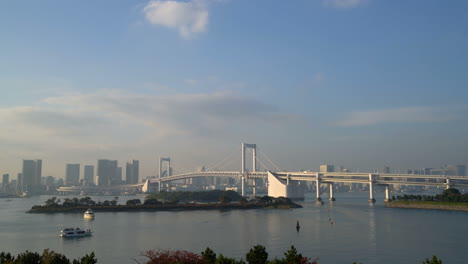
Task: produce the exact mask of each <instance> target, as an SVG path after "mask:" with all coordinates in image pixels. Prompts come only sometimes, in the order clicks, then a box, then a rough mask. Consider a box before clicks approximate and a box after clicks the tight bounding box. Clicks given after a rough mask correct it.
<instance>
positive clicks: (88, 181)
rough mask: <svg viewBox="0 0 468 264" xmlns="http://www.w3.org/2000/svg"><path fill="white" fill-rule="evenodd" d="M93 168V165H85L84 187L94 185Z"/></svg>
mask: <svg viewBox="0 0 468 264" xmlns="http://www.w3.org/2000/svg"><path fill="white" fill-rule="evenodd" d="M93 179H94V166H93V165H85V166H84V181H85V185H93V184H94V180H93Z"/></svg>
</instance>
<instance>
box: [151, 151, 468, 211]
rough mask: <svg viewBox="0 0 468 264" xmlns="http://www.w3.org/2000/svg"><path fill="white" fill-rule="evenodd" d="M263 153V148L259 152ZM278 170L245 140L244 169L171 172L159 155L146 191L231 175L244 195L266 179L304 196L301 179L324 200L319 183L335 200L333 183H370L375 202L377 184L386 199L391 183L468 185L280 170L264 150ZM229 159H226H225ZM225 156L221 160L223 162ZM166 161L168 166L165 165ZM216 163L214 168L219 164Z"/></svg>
mask: <svg viewBox="0 0 468 264" xmlns="http://www.w3.org/2000/svg"><path fill="white" fill-rule="evenodd" d="M247 150H250V151H251V154H252V167H251V170H250V171H249V170H247V169H246V151H247ZM260 153H261V152H260ZM261 155H262V157H263V158H265V159H266V160H267V161H268V162H269V163H270V164H271V165H272V166H273V167H275V169H276V171H275V172H274V171H272V170H269V169H268V168H267V167H266V166H265V164H264V163H263V162H262V161H261V160H260V159H259V158H258V157H257V145H256V144H248V143H242V147H241V170H240V171H218V170H208V171H207V170H205V169H201V170H199V171H196V172H189V173H181V174H176V175H172V174H171V167H170V162H171V160H170V158H160V159H159V177H158V178H156V179H150V180H147V181H146V182H145V183H144V186H143V191H145V189H146V190H147V189H148V188H149V185H150V184H157V186H158V191H161V190H162V188H163V186H164V183H168V182H172V181H178V180H184V179H191V178H192V179H193V178H197V177H228V178H235V179H238V180H240V182H241V193H242V196H246V192H245V191H246V187H247V183H248V182H251V185H249V186H248V187H251V188H252V196H256V189H257V184H256V183H257V180H258V179H266V180H267V185H268V188H267V190H268V195H269V196H273V197H280V196H283V197H288V198H304V188H302V186H301V182H314V183H315V186H316V188H315V189H316V199H317V202H318V203H322V199H321V196H320V194H321V193H320V186H321V185H323V184H325V185H328V186H329V192H330V193H329V199H330V200H331V201H334V200H335V197H334V194H333V190H334V184H338V183H360V184H367V185H368V186H369V188H368V190H369V202H371V203H373V202H375V198H374V186H384V187H385V200H386V201H389V199H390V187H391V186H394V185H416V186H434V187H444V188H451V187H459V188H466V187H468V178H465V177H452V176H450V177H449V176H443V177H441V176H435V175H415V174H388V173H385V174H384V173H342V172H313V171H281V170H280V169H279V168H278V167H277V166H276V165H275V164H274V163H273V162H272V161H271V160H270V159H269V158H268V157H267V156H266V155H264V154H263V153H261ZM225 160H227V159H225ZM225 160H223V161H222V162H221V163H224V162H225ZM164 162H166V164H167V167H166V169H164V166H163V165H164ZM258 163H261V164H262V165H263V166H264V167H265V171H257V168H258V167H257V165H258ZM218 166H219V164H218V165H217V166H215V167H214V168H217V167H218Z"/></svg>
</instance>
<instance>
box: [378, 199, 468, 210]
mask: <svg viewBox="0 0 468 264" xmlns="http://www.w3.org/2000/svg"><path fill="white" fill-rule="evenodd" d="M384 206H385V207H387V208H402V209H426V210H442V211H458V212H468V204H447V203H442V202H441V203H436V202H416V201H397V202H386V203H385V204H384Z"/></svg>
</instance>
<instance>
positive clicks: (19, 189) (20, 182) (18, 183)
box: [16, 173, 23, 193]
mask: <svg viewBox="0 0 468 264" xmlns="http://www.w3.org/2000/svg"><path fill="white" fill-rule="evenodd" d="M22 192H23V174H22V173H18V176H17V177H16V193H22Z"/></svg>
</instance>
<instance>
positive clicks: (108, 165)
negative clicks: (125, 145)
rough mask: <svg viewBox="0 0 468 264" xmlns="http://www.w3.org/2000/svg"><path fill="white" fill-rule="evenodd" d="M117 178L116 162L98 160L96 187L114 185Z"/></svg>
mask: <svg viewBox="0 0 468 264" xmlns="http://www.w3.org/2000/svg"><path fill="white" fill-rule="evenodd" d="M116 176H117V161H116V160H108V159H100V160H98V169H97V177H96V179H97V182H96V183H97V185H99V186H111V185H113V184H115V180H116Z"/></svg>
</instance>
